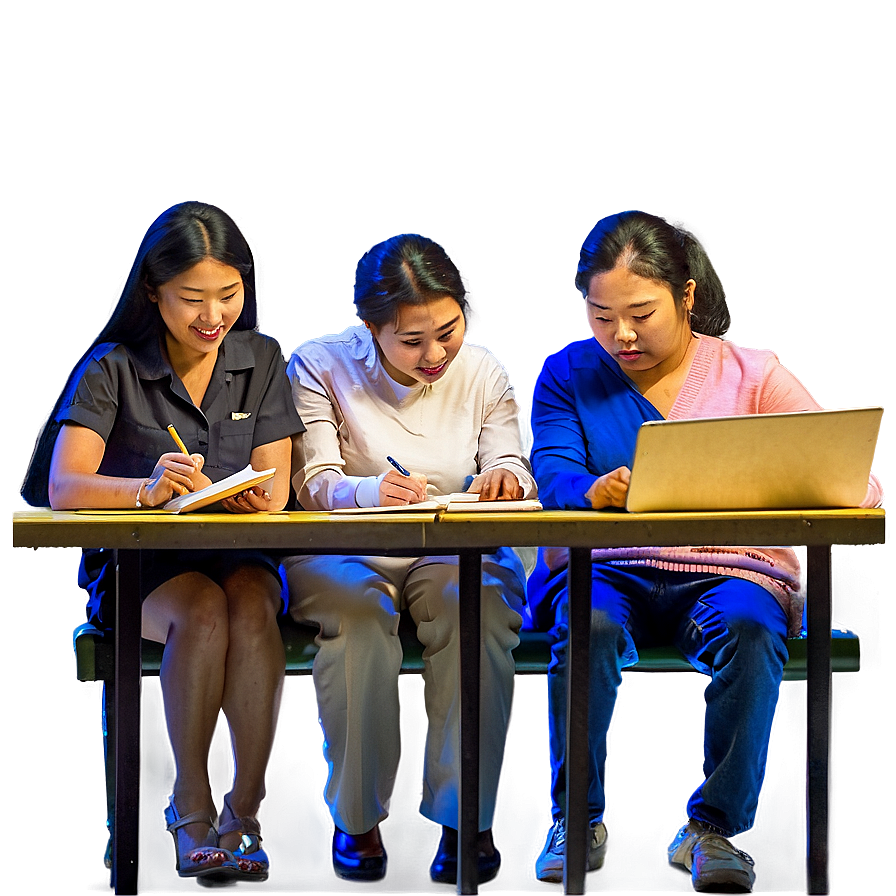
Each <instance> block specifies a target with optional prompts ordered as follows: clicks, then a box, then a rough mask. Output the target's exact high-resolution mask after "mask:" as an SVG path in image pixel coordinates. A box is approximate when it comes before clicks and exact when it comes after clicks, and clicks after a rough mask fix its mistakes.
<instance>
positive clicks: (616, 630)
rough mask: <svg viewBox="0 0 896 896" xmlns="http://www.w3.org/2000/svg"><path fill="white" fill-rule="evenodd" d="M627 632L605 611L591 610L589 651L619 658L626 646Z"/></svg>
mask: <svg viewBox="0 0 896 896" xmlns="http://www.w3.org/2000/svg"><path fill="white" fill-rule="evenodd" d="M628 641H629V637H628V631H627V629H626V627H625V626H624V625H623V624H622V623H621V622H620V621H619V620H618V619H614V618H613V617H612V616H611V615H610V614H609V613H607V612H606V611H605V610H597V609H592V610H591V650H592V652H593V653H598V654H599V653H612V654H613V655H619V656H621V655H622V654H623V653H624V652H625V650H626V648H627V646H628Z"/></svg>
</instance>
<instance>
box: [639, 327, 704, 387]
mask: <svg viewBox="0 0 896 896" xmlns="http://www.w3.org/2000/svg"><path fill="white" fill-rule="evenodd" d="M698 341H699V340H698V339H697V337H696V336H695V335H694V334H693V333H692V332H691V331H690V329H688V330H687V331H686V333H685V335H684V336H683V337H682V340H681V344H680V345H679V346H678V347H677V348H676V350H675V351H674V352H673V353H672V354H671V355H669V357H668V358H666V360H665V361H663V363H662V364H658V365H657V366H656V367H653V368H651V369H650V370H643V371H633V372H632V373H630V374H629V375H628V376H629V379H630V380H631V381H632V382H633V383H634V384H635V385H636V386H637V387H638V391H639V392H640V393H641V394H642V395H643V394H644V393H645V392H647V391H648V390H649V389H652V388H653V387H654V386H656V385H657V383H659V382H662V381H663V380H664V379H666V378H668V377H674V376H675V375H676V374H678V373H683V372H686V371H687V369H688V368H689V367H690V365H691V360H692V358H693V355H694V352H695V351H696V350H697V343H698Z"/></svg>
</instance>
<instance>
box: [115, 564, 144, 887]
mask: <svg viewBox="0 0 896 896" xmlns="http://www.w3.org/2000/svg"><path fill="white" fill-rule="evenodd" d="M116 554H117V569H118V575H117V588H116V600H115V695H114V698H113V699H114V701H115V728H114V734H113V736H114V737H115V813H114V820H113V842H112V886H113V887H114V888H115V892H116V893H124V894H134V893H136V892H137V854H138V834H139V809H140V672H141V656H140V631H141V610H140V551H132V550H127V551H117V552H116Z"/></svg>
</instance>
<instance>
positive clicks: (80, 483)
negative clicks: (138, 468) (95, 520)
mask: <svg viewBox="0 0 896 896" xmlns="http://www.w3.org/2000/svg"><path fill="white" fill-rule="evenodd" d="M145 482H146V478H145V477H144V478H135V479H130V478H128V479H124V478H120V477H118V476H102V475H100V474H98V473H74V472H71V473H65V474H57V475H55V476H52V475H51V476H50V481H49V484H48V491H49V495H50V506H51V507H52V508H53V510H79V509H82V508H97V509H116V508H120V509H124V508H128V507H137V506H138V505H137V499H138V496H137V493H138V491H139V492H141V494H142V499H141V503H142V504H143V506H149V504H148V503H147V500H146V498H147V496H146V490H145V488H143V486H144V484H145Z"/></svg>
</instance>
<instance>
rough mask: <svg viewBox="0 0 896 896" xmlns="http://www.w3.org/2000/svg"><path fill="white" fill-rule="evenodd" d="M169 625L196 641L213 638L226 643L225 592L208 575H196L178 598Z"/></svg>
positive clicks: (227, 627)
mask: <svg viewBox="0 0 896 896" xmlns="http://www.w3.org/2000/svg"><path fill="white" fill-rule="evenodd" d="M171 625H172V628H173V629H175V630H178V631H179V633H180V634H181V635H184V634H186V635H188V636H189V637H190V638H191V639H193V640H195V642H196V643H197V644H204V643H210V642H212V641H216V640H220V641H222V642H224V643H226V641H227V638H228V631H229V619H228V612H227V596H226V595H225V593H224V591H223V590H222V589H221V587H220V586H219V585H217V584H216V583H215V582H213V581H212V580H211V579H206V578H205V577H204V576H202V577H197V581H196V582H195V583H191V587H190V590H189V594H187V595H186V597H185V599H184V600H181V601H178V602H177V604H176V607H175V610H174V612H173V614H172V620H171Z"/></svg>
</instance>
